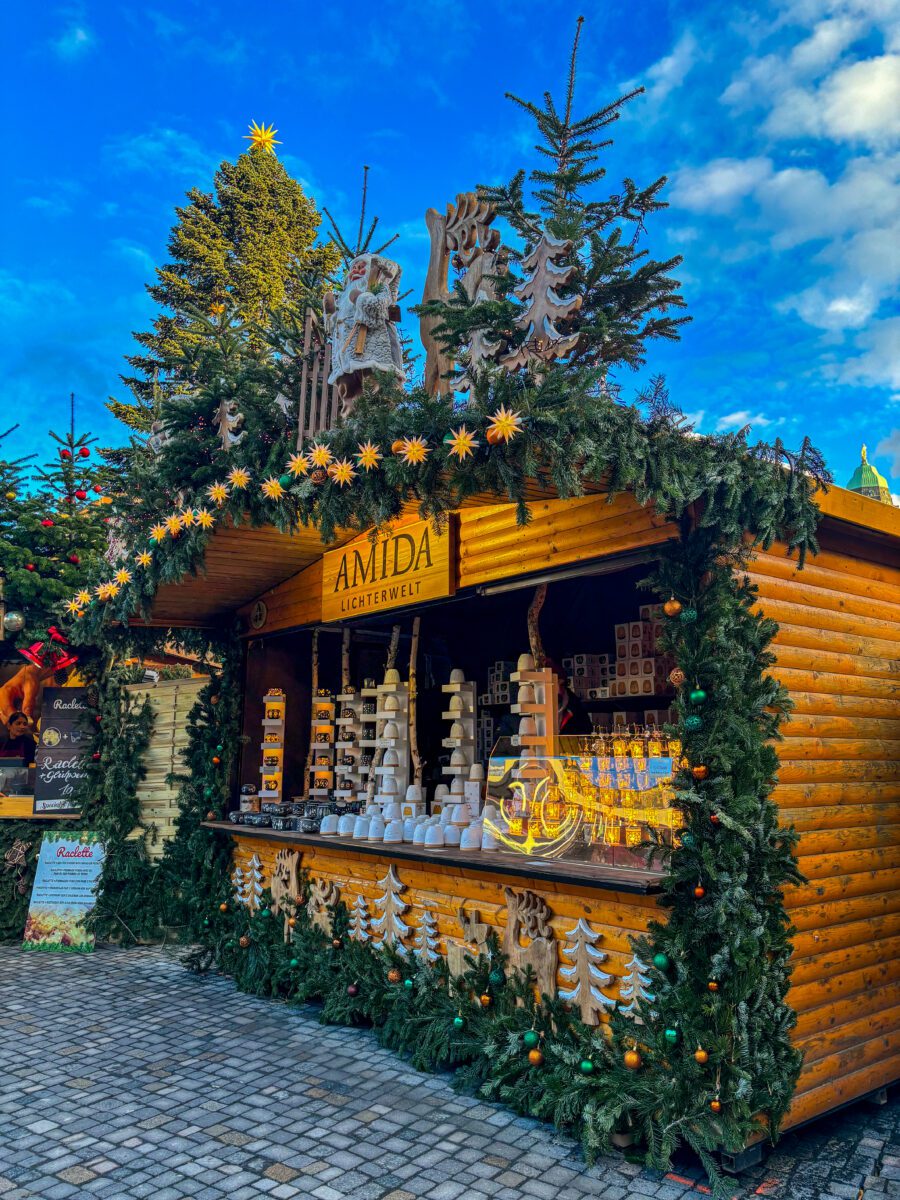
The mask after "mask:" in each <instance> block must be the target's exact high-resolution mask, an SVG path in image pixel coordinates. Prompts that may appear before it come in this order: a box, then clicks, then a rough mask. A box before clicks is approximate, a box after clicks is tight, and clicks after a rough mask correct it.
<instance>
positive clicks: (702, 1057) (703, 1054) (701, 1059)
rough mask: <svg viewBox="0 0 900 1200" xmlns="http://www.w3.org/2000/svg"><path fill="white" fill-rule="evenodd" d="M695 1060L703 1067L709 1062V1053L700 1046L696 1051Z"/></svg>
mask: <svg viewBox="0 0 900 1200" xmlns="http://www.w3.org/2000/svg"><path fill="white" fill-rule="evenodd" d="M694 1058H695V1060H696V1061H697V1062H698V1063H699V1064H700V1066H701V1067H702V1066H704V1065H705V1064H706V1063H708V1062H709V1054H708V1053H707V1051H706V1050H704V1049H703V1047H702V1046H698V1047H697V1049H696V1050H695V1051H694Z"/></svg>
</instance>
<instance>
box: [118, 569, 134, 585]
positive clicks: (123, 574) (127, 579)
mask: <svg viewBox="0 0 900 1200" xmlns="http://www.w3.org/2000/svg"><path fill="white" fill-rule="evenodd" d="M116 583H120V584H123V585H124V584H126V583H131V572H130V571H129V570H128V568H127V567H120V568H119V569H118V571H116Z"/></svg>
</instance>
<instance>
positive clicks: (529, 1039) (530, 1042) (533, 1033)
mask: <svg viewBox="0 0 900 1200" xmlns="http://www.w3.org/2000/svg"><path fill="white" fill-rule="evenodd" d="M540 1040H541V1037H540V1034H539V1033H538V1031H537V1030H536V1029H529V1030H527V1031H526V1032H525V1033H524V1034H523V1035H522V1042H523V1043H524V1045H525V1049H526V1050H533V1049H534V1048H535V1046H537V1045H538V1044H539V1042H540Z"/></svg>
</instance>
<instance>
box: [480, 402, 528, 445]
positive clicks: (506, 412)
mask: <svg viewBox="0 0 900 1200" xmlns="http://www.w3.org/2000/svg"><path fill="white" fill-rule="evenodd" d="M521 432H522V417H521V415H520V414H519V413H517V412H513V410H512V409H511V408H507V407H506V405H505V404H501V405H500V407H499V408H498V409H497V411H496V412H495V413H494V415H493V417H492V418H491V422H490V424H489V425H488V434H489V435H493V436H494V437H495V438H497V439H499V440H500V441H502V442H509V441H511V440H512V438H514V437H515V436H516V434H517V433H521Z"/></svg>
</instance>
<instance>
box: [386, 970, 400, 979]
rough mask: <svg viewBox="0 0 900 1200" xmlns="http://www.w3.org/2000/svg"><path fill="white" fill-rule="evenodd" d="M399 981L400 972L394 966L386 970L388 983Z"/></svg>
mask: <svg viewBox="0 0 900 1200" xmlns="http://www.w3.org/2000/svg"><path fill="white" fill-rule="evenodd" d="M399 982H400V972H399V971H398V970H397V968H396V967H391V969H390V970H389V971H388V983H399Z"/></svg>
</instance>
